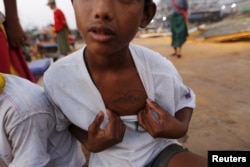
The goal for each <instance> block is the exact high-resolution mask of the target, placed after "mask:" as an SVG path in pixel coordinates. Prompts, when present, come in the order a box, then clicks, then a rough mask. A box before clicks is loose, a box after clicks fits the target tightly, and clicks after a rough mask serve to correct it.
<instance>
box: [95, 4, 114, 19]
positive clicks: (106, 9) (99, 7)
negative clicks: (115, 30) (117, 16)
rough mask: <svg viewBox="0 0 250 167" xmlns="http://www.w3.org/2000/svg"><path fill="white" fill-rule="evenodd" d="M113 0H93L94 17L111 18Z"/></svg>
mask: <svg viewBox="0 0 250 167" xmlns="http://www.w3.org/2000/svg"><path fill="white" fill-rule="evenodd" d="M112 1H113V0H95V6H94V16H95V19H102V20H111V19H112V18H113V9H114V6H113V4H114V2H112Z"/></svg>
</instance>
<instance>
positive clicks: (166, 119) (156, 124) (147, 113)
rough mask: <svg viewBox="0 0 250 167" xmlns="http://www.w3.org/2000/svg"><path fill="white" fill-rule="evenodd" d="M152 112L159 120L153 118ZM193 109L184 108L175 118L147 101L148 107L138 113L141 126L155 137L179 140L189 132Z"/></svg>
mask: <svg viewBox="0 0 250 167" xmlns="http://www.w3.org/2000/svg"><path fill="white" fill-rule="evenodd" d="M152 112H156V113H157V115H158V118H155V117H153V116H152V115H153V114H152ZM192 113H193V109H192V108H188V107H186V108H182V109H180V110H179V111H177V112H176V114H175V116H174V117H173V116H172V115H170V114H169V113H168V112H167V111H166V110H164V109H163V108H161V107H160V106H159V105H158V104H157V103H155V102H153V101H151V100H149V99H148V100H147V105H146V107H145V109H144V110H143V111H140V112H139V113H138V119H139V124H140V126H141V127H142V128H144V129H145V130H146V131H148V133H150V135H151V136H153V137H155V138H156V137H162V138H172V139H178V138H181V137H183V136H184V135H185V134H186V133H187V131H188V126H189V122H190V120H191V116H192Z"/></svg>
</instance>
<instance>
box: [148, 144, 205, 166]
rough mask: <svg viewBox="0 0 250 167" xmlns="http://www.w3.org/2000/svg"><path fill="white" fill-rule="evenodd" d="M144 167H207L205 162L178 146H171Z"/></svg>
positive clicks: (202, 158) (198, 156)
mask: <svg viewBox="0 0 250 167" xmlns="http://www.w3.org/2000/svg"><path fill="white" fill-rule="evenodd" d="M144 167H207V160H206V159H205V158H204V157H202V156H200V155H197V154H194V153H192V152H190V151H189V150H188V149H187V148H184V147H183V146H181V145H179V144H171V145H169V146H167V147H166V148H164V149H163V150H162V151H161V152H160V153H159V155H158V156H157V157H156V158H155V159H154V160H153V161H152V162H150V163H149V164H147V165H146V166H144Z"/></svg>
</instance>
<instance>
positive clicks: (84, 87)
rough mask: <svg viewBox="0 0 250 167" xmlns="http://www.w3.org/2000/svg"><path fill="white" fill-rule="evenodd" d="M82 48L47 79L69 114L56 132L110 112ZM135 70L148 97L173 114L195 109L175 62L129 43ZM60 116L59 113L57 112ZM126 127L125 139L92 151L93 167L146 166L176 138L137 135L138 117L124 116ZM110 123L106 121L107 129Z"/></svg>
mask: <svg viewBox="0 0 250 167" xmlns="http://www.w3.org/2000/svg"><path fill="white" fill-rule="evenodd" d="M83 51H84V48H83V49H80V50H78V51H76V52H75V53H73V54H71V55H69V56H67V57H65V58H63V59H60V60H58V61H57V62H56V63H54V64H52V66H50V68H49V69H48V70H47V71H46V72H45V75H44V87H45V91H46V92H47V93H48V96H49V97H50V98H51V99H52V100H53V101H54V103H55V104H56V105H57V106H58V107H59V108H61V110H62V111H63V113H64V114H65V115H66V117H63V116H64V114H60V115H59V116H58V117H57V118H58V120H57V128H58V129H63V128H66V127H67V126H68V123H67V119H69V121H70V122H72V123H74V124H75V125H77V126H78V127H80V128H82V129H84V130H87V129H88V126H89V125H90V124H91V122H92V121H93V119H94V117H95V116H96V114H97V112H99V111H103V112H105V111H106V108H105V105H104V102H103V99H102V97H101V95H100V92H99V91H98V89H97V88H96V87H95V85H94V84H93V81H92V80H91V77H90V76H89V73H88V70H87V68H86V66H85V63H84V59H83ZM130 51H131V54H132V57H133V60H134V62H135V66H136V68H137V71H138V73H139V76H140V78H141V81H142V83H143V85H144V88H145V90H146V93H147V95H148V97H149V98H151V99H152V100H155V101H156V102H157V103H158V104H159V105H161V106H162V107H163V108H165V109H166V110H168V111H169V113H170V114H171V115H174V114H175V112H176V111H178V110H179V109H181V108H184V107H191V108H194V107H195V95H194V93H193V92H192V90H191V89H190V88H188V87H186V86H185V85H184V84H183V82H182V79H181V77H180V75H179V74H178V72H177V70H176V69H175V67H174V66H173V64H172V63H171V62H170V61H169V60H167V59H166V58H164V57H162V56H161V55H160V54H158V53H156V52H154V51H151V50H149V49H146V48H144V47H140V46H137V45H130ZM58 114H59V113H58ZM121 119H122V120H123V121H124V123H125V124H126V125H127V127H128V128H126V132H125V135H124V138H123V141H122V142H121V143H119V144H117V145H115V146H113V147H111V148H109V149H107V150H105V151H102V152H99V153H92V154H91V157H90V162H89V166H90V167H97V166H102V167H117V166H120V167H129V166H132V167H142V166H143V165H146V164H147V163H149V162H150V161H151V160H152V159H153V158H154V157H155V156H157V155H158V154H159V152H160V151H161V150H162V149H163V148H165V147H166V146H168V145H169V144H171V143H178V142H177V140H174V139H163V138H156V139H154V138H152V137H151V136H150V135H149V134H148V133H146V132H139V131H137V130H136V129H137V127H136V121H137V116H136V115H134V116H122V117H121ZM106 123H107V116H106V117H105V120H104V123H103V125H102V126H103V127H104V126H105V124H106Z"/></svg>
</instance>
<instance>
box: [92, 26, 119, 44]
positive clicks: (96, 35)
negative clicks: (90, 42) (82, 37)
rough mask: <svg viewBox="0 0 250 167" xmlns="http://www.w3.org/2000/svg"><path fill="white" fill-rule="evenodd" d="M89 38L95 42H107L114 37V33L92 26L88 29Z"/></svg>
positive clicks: (107, 29)
mask: <svg viewBox="0 0 250 167" xmlns="http://www.w3.org/2000/svg"><path fill="white" fill-rule="evenodd" d="M89 33H90V35H91V37H92V38H93V39H94V40H95V41H97V42H101V43H104V42H108V41H109V40H111V39H112V38H113V37H114V36H115V32H114V31H113V30H112V29H110V28H108V27H104V26H93V27H91V28H90V29H89Z"/></svg>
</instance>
